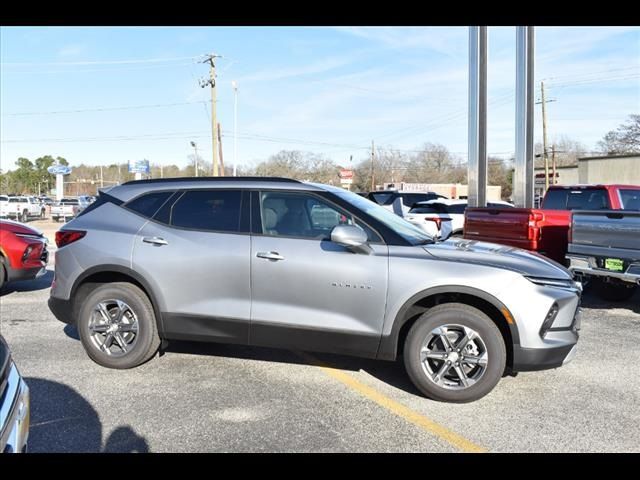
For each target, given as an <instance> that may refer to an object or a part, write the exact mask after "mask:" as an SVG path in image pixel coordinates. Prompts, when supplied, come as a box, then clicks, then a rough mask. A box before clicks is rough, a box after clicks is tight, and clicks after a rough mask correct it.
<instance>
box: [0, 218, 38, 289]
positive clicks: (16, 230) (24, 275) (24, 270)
mask: <svg viewBox="0 0 640 480" xmlns="http://www.w3.org/2000/svg"><path fill="white" fill-rule="evenodd" d="M48 260H49V252H48V251H47V238H46V237H45V236H44V235H43V233H42V232H41V231H40V230H38V229H36V228H33V227H30V226H28V225H24V224H22V223H18V222H14V221H11V220H0V288H2V287H3V285H5V284H7V283H9V282H14V281H18V280H30V279H32V278H36V277H39V276H41V275H44V273H45V272H46V266H47V261H48Z"/></svg>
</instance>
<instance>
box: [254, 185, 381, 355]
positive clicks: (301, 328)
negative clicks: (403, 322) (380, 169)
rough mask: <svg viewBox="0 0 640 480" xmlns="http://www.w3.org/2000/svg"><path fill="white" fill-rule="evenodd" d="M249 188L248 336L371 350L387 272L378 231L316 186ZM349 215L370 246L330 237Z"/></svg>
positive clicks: (299, 345)
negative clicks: (364, 249) (365, 249)
mask: <svg viewBox="0 0 640 480" xmlns="http://www.w3.org/2000/svg"><path fill="white" fill-rule="evenodd" d="M252 195H253V197H252V216H251V218H252V236H251V290H252V291H251V296H252V299H251V328H250V343H251V344H252V345H263V346H275V347H284V348H296V349H301V350H316V351H326V352H333V353H347V354H353V355H360V356H370V357H373V356H375V354H376V352H377V349H378V344H379V341H380V336H381V332H382V325H383V320H384V313H385V304H386V295H387V276H388V248H387V246H386V245H385V244H384V243H383V241H382V239H381V237H380V236H379V235H377V234H376V232H374V231H373V230H372V229H371V228H370V227H368V226H367V225H365V224H364V223H363V222H361V221H359V220H358V219H357V218H355V217H354V216H353V215H352V214H351V213H349V212H347V211H345V210H343V209H341V208H340V207H338V206H337V205H335V204H333V203H332V202H331V201H330V200H328V199H326V198H323V197H321V196H319V195H316V194H315V193H310V192H283V191H261V192H254V193H253V194H252ZM353 223H356V224H359V225H360V226H361V227H363V229H365V231H366V232H367V234H368V236H369V239H370V242H369V245H370V247H371V249H370V252H369V253H354V252H353V251H351V250H349V249H348V248H346V247H343V246H340V245H338V244H336V243H333V242H332V241H331V240H330V236H331V230H332V229H333V227H335V226H336V225H340V224H353Z"/></svg>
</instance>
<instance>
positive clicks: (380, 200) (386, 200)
mask: <svg viewBox="0 0 640 480" xmlns="http://www.w3.org/2000/svg"><path fill="white" fill-rule="evenodd" d="M371 196H372V197H373V200H374V201H375V202H376V203H377V204H378V205H390V204H391V203H392V202H393V199H394V194H393V193H372V194H371Z"/></svg>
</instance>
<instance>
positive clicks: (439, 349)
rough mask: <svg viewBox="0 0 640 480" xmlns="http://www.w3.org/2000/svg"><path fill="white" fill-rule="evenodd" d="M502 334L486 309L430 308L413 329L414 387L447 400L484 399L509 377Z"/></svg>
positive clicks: (410, 362)
mask: <svg viewBox="0 0 640 480" xmlns="http://www.w3.org/2000/svg"><path fill="white" fill-rule="evenodd" d="M506 358H507V354H506V348H505V344H504V340H503V338H502V334H501V333H500V330H498V327H497V326H496V325H495V323H493V321H492V320H491V319H490V318H489V317H488V316H487V315H485V314H484V313H483V312H481V311H480V310H478V309H476V308H474V307H471V306H469V305H465V304H461V303H446V304H442V305H438V306H436V307H433V308H431V309H429V310H428V311H427V312H426V313H424V314H423V315H422V316H420V317H419V318H418V319H417V320H416V322H415V323H414V324H413V326H412V327H411V330H410V331H409V334H408V336H407V339H406V341H405V346H404V363H405V368H406V369H407V373H408V375H409V377H410V378H411V380H412V381H413V383H414V385H415V386H416V387H417V388H418V389H419V390H420V391H421V392H422V393H423V394H425V395H426V396H427V397H429V398H432V399H434V400H438V401H443V402H454V403H465V402H472V401H474V400H478V399H479V398H482V397H484V396H485V395H486V394H488V393H489V392H490V391H491V390H493V388H494V387H495V386H496V385H497V383H498V381H499V380H500V378H501V377H502V374H503V373H504V369H505V364H506Z"/></svg>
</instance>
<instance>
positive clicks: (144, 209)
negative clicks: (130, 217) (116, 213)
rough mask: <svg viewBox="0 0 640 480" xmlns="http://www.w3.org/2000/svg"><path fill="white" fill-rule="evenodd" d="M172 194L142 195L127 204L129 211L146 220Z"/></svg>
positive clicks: (155, 193)
mask: <svg viewBox="0 0 640 480" xmlns="http://www.w3.org/2000/svg"><path fill="white" fill-rule="evenodd" d="M172 193H173V192H154V193H147V194H146V195H142V196H140V197H138V198H136V199H134V200H131V201H130V202H129V203H127V205H126V207H127V208H128V209H129V210H133V211H134V212H137V213H139V214H140V215H142V216H145V217H147V218H150V217H153V216H154V215H155V213H156V212H157V211H158V209H159V208H160V207H161V206H162V204H163V203H164V202H166V201H167V199H168V198H169V197H170V196H171V194H172Z"/></svg>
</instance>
